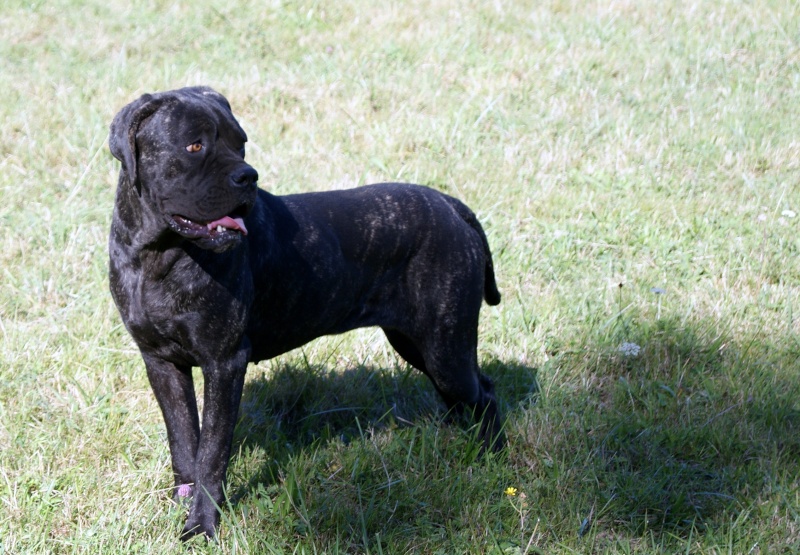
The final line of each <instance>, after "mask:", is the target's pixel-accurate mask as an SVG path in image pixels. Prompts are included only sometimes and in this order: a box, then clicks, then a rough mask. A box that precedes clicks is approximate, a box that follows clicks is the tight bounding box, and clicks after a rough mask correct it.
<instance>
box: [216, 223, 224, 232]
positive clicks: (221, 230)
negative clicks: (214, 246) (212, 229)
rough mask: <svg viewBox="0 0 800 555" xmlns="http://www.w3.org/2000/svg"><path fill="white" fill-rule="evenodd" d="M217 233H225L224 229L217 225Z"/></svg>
mask: <svg viewBox="0 0 800 555" xmlns="http://www.w3.org/2000/svg"><path fill="white" fill-rule="evenodd" d="M217 231H218V232H219V233H222V232H223V231H225V228H224V227H222V226H221V225H218V226H217Z"/></svg>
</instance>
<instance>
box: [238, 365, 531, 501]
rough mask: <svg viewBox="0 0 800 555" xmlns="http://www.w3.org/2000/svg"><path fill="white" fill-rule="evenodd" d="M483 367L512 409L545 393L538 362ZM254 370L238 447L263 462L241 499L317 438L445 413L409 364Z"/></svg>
mask: <svg viewBox="0 0 800 555" xmlns="http://www.w3.org/2000/svg"><path fill="white" fill-rule="evenodd" d="M481 371H482V373H484V374H486V375H487V376H490V377H491V379H492V380H493V381H494V383H495V392H496V395H497V398H498V405H499V408H500V410H501V413H502V414H503V415H505V416H508V414H509V413H510V412H511V411H513V410H514V409H515V408H516V407H519V406H521V405H524V404H526V403H529V402H531V401H532V400H534V399H535V398H536V396H537V395H538V392H539V385H538V381H537V370H536V369H535V368H531V367H528V366H525V365H521V364H517V363H514V362H503V361H499V360H493V361H490V362H487V363H485V364H483V365H482V367H481ZM253 374H255V376H251V377H250V379H248V381H247V382H246V384H245V387H244V391H243V394H242V402H241V408H240V413H239V422H238V424H237V427H236V433H235V436H234V446H233V451H234V453H237V452H238V453H243V452H247V453H249V455H248V457H246V458H248V459H250V460H251V461H258V462H257V463H255V464H256V467H255V468H253V467H252V466H251V467H250V468H248V469H243V473H244V474H243V475H242V476H241V478H242V479H241V482H243V487H242V488H239V490H238V491H234V492H232V493H233V496H232V500H233V501H234V502H236V501H238V500H240V499H242V498H243V497H245V496H247V495H248V493H249V492H251V491H253V490H254V488H257V487H258V486H259V484H262V485H268V484H273V483H276V482H278V481H279V480H280V479H281V476H282V475H283V471H284V469H285V467H286V466H287V463H288V462H289V461H290V459H291V458H292V457H293V456H295V455H298V454H301V453H302V452H303V450H306V449H309V448H311V446H319V445H324V444H326V443H328V442H341V443H343V444H345V445H346V444H348V443H350V442H352V441H358V440H359V439H360V438H362V437H363V436H364V432H365V430H371V431H373V432H374V431H380V430H382V429H386V428H390V427H408V426H416V425H421V424H424V423H425V422H429V421H431V420H434V421H439V420H441V419H442V418H443V416H444V415H445V407H444V403H443V402H442V401H441V398H440V397H439V394H438V393H437V392H436V390H435V389H434V387H433V385H432V384H431V382H430V380H429V379H428V378H427V377H426V376H425V375H424V374H422V373H421V372H419V371H417V370H415V369H413V368H411V367H408V366H405V367H396V368H380V367H370V366H365V365H358V366H354V367H350V368H347V369H344V370H339V369H335V368H330V367H327V366H325V365H320V366H314V365H311V364H291V363H272V364H271V368H269V370H268V371H262V372H261V373H260V374H259V373H258V369H256V372H253ZM446 425H449V423H448V424H446ZM454 425H455V424H454ZM235 458H236V456H234V459H235ZM239 458H243V457H239ZM250 464H253V463H250Z"/></svg>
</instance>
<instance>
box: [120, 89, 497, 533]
mask: <svg viewBox="0 0 800 555" xmlns="http://www.w3.org/2000/svg"><path fill="white" fill-rule="evenodd" d="M246 141H247V137H246V136H245V134H244V131H242V129H241V127H239V124H238V123H237V121H236V119H235V118H234V117H233V114H232V112H231V108H230V105H229V104H228V101H227V100H226V99H225V98H224V97H223V96H222V95H220V94H219V93H217V92H215V91H213V90H211V89H209V88H205V87H196V88H185V89H180V90H176V91H170V92H164V93H158V94H153V95H144V96H142V97H141V98H139V99H138V100H136V101H134V102H132V103H131V104H129V105H127V106H125V108H123V109H122V110H121V111H120V113H119V114H117V116H116V117H115V118H114V121H113V123H112V124H111V134H110V137H109V145H110V148H111V152H112V154H113V155H114V156H115V157H116V158H117V159H119V160H120V161H121V162H122V169H121V171H120V176H119V185H118V187H117V195H116V204H115V207H114V216H113V220H112V223H111V237H110V240H109V255H110V258H111V263H110V271H109V277H110V282H111V293H112V295H113V297H114V300H115V301H116V303H117V307H118V308H119V312H120V314H121V316H122V320H123V321H124V322H125V326H126V327H127V329H128V331H129V332H130V334H131V335H132V336H133V338H134V340H135V341H136V343H137V345H138V346H139V349H140V350H141V353H142V358H143V359H144V362H145V366H146V367H147V377H148V378H149V380H150V384H151V385H152V387H153V391H154V392H155V395H156V398H157V399H158V404H159V406H160V407H161V411H162V413H163V415H164V421H165V422H166V426H167V436H168V438H169V448H170V453H171V455H172V470H173V472H174V474H175V486H176V490H175V496H176V498H177V497H188V496H190V495H193V498H192V502H191V509H190V512H189V517H188V520H187V522H186V526H185V527H184V530H183V536H182V537H183V538H184V539H186V538H189V537H191V536H193V535H195V534H201V533H205V534H207V535H208V536H213V535H214V533H215V530H216V528H217V526H218V524H219V514H218V512H217V509H216V506H220V505H221V503H222V501H223V490H222V487H223V481H224V479H225V472H226V469H227V466H228V458H229V456H230V450H231V441H232V437H233V430H234V426H235V424H236V418H237V412H238V410H239V401H240V398H241V394H242V385H243V383H244V375H245V370H246V368H247V363H248V362H257V361H260V360H264V359H268V358H270V357H274V356H276V355H279V354H281V353H284V352H286V351H289V350H290V349H293V348H295V347H299V346H300V345H303V344H304V343H306V342H308V341H310V340H312V339H314V338H316V337H319V336H321V335H326V334H336V333H342V332H345V331H348V330H352V329H354V328H358V327H364V326H380V327H381V328H383V331H384V332H385V333H386V337H387V339H388V340H389V343H391V345H392V346H393V347H394V348H395V350H396V351H397V352H398V353H399V354H400V356H401V357H403V358H404V359H405V360H406V361H407V362H408V363H409V364H411V365H412V366H414V367H416V368H418V369H420V370H422V371H423V372H424V373H425V374H427V375H428V377H429V378H430V379H431V380H432V381H433V383H434V385H435V386H436V389H437V390H438V391H439V393H440V394H441V395H442V397H443V398H444V400H445V402H446V403H447V404H448V406H451V407H463V406H465V407H467V408H468V409H470V410H473V411H474V413H475V414H476V416H477V417H479V418H481V428H480V433H481V437H482V440H483V442H484V447H486V448H490V449H497V448H499V447H500V446H501V444H502V441H503V440H502V439H501V433H500V428H501V426H500V424H499V416H498V414H497V406H496V402H495V398H494V394H493V387H492V382H491V381H490V380H489V379H488V378H486V377H484V376H482V375H481V374H480V373H479V370H478V363H477V355H476V348H477V342H478V331H477V328H478V312H479V310H480V306H481V301H482V299H486V302H487V303H489V304H492V305H494V304H497V303H499V302H500V293H499V292H498V291H497V286H496V285H495V278H494V271H493V268H492V257H491V253H490V252H489V245H488V243H487V241H486V236H485V235H484V232H483V229H482V228H481V226H480V224H479V223H478V220H477V219H476V218H475V215H474V214H473V213H472V212H471V211H470V210H469V208H467V207H466V206H465V205H464V204H462V203H461V202H459V201H458V200H456V199H454V198H451V197H449V196H446V195H444V194H441V193H438V192H436V191H433V190H432V189H428V188H426V187H422V186H418V185H408V184H400V183H387V184H381V185H371V186H365V187H359V188H356V189H351V190H348V191H338V192H327V193H310V194H302V195H290V196H284V197H278V196H273V195H271V194H269V193H267V192H265V191H263V190H259V189H258V187H257V181H258V174H257V172H256V170H254V169H253V168H252V167H250V166H249V165H248V164H247V163H246V162H245V161H244V156H245V152H244V145H245V142H246ZM193 366H200V367H201V368H202V371H203V377H204V381H205V397H204V405H203V427H202V430H201V428H200V422H199V418H198V411H197V401H196V399H195V395H194V387H193V384H192V374H191V368H192V367H193Z"/></svg>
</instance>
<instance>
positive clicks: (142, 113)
mask: <svg viewBox="0 0 800 555" xmlns="http://www.w3.org/2000/svg"><path fill="white" fill-rule="evenodd" d="M108 142H109V147H110V148H111V153H112V154H113V155H114V157H115V158H117V159H118V160H119V161H120V162H122V169H121V170H120V171H121V173H120V175H121V176H122V179H121V180H120V186H121V187H131V188H133V189H135V191H136V195H135V197H137V198H138V202H141V203H145V204H146V205H147V207H148V208H149V211H150V212H153V213H155V214H156V218H157V219H158V220H160V221H159V222H158V225H163V226H164V228H165V229H168V230H171V231H172V232H174V233H177V234H178V235H180V236H181V237H184V238H186V239H188V240H191V241H194V242H195V243H197V244H198V245H199V246H201V247H203V248H206V249H211V250H214V251H217V252H222V251H225V250H228V249H230V248H232V247H234V246H236V245H237V244H239V242H240V241H241V239H242V236H243V235H246V234H247V228H246V227H245V224H244V218H245V216H246V215H247V214H248V212H249V211H250V209H251V208H252V207H253V204H255V201H256V195H257V182H258V173H257V172H256V170H255V169H253V168H252V167H251V166H250V165H248V164H247V163H246V162H245V161H244V155H245V151H244V144H245V142H247V136H246V135H245V133H244V131H243V130H242V128H241V127H240V126H239V123H238V122H237V121H236V119H235V118H234V117H233V113H232V112H231V107H230V104H228V101H227V100H226V99H225V97H224V96H222V95H221V94H219V93H217V92H216V91H214V90H212V89H210V88H208V87H190V88H185V89H179V90H175V91H169V92H162V93H156V94H152V95H149V94H146V95H144V96H142V97H141V98H139V99H138V100H135V101H134V102H131V103H130V104H128V105H127V106H125V107H124V108H123V109H122V110H121V111H120V112H119V113H118V114H117V115H116V117H115V118H114V121H113V122H112V123H111V133H110V136H109V141H108ZM132 197H133V195H130V196H128V198H132Z"/></svg>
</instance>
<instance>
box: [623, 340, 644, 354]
mask: <svg viewBox="0 0 800 555" xmlns="http://www.w3.org/2000/svg"><path fill="white" fill-rule="evenodd" d="M617 350H618V351H619V352H620V353H621V354H622V355H623V356H626V357H637V356H639V352H640V351H641V350H642V348H641V347H640V346H639V345H637V344H636V343H630V342H628V341H625V342H624V343H623V344H622V345H620V346H619V348H618V349H617Z"/></svg>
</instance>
